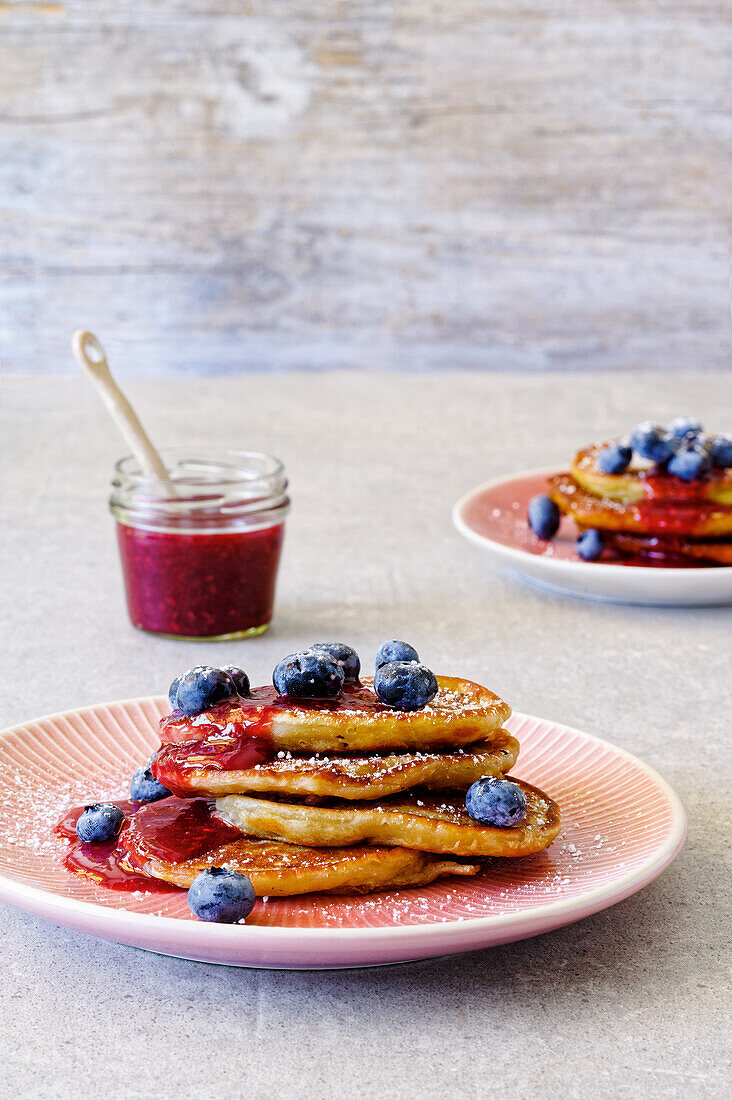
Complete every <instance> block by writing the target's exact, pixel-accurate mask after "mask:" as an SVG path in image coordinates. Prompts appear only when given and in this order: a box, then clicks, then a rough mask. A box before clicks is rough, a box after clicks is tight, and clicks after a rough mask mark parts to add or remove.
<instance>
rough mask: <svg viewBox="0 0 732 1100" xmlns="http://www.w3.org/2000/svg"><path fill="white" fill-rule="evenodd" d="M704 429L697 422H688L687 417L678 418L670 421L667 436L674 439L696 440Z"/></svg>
mask: <svg viewBox="0 0 732 1100" xmlns="http://www.w3.org/2000/svg"><path fill="white" fill-rule="evenodd" d="M703 431H704V429H703V428H702V426H701V424H700V423H699V421H698V420H690V419H689V417H688V416H679V417H678V418H677V419H676V420H672V421H671V423H670V424H669V426H668V434H669V435H671V436H673V438H674V439H689V438H693V439H697V438H698V437H699V436H700V435H701V434H702V432H703Z"/></svg>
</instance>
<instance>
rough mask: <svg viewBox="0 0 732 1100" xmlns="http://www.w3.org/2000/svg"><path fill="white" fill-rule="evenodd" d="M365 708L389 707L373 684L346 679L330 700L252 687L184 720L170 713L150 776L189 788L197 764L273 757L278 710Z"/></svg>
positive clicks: (219, 765)
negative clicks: (244, 695) (273, 729)
mask: <svg viewBox="0 0 732 1100" xmlns="http://www.w3.org/2000/svg"><path fill="white" fill-rule="evenodd" d="M293 709H294V710H309V711H312V710H315V711H328V712H331V713H332V712H338V711H341V712H342V711H353V710H359V711H366V712H368V713H378V712H380V711H384V710H388V709H389V708H388V707H387V706H386V705H385V704H384V703H382V702H381V700H380V699H379V698H378V696H377V695H376V694H375V693H374V692H373V691H372V689H371V688H369V687H365V686H364V685H363V684H360V683H356V682H353V683H352V682H349V683H347V684H345V685H344V687H343V690H342V691H341V692H340V693H339V694H338V695H336V696H335V697H334V698H332V699H292V698H290V697H289V696H287V695H279V694H278V693H277V690H276V689H275V688H274V687H259V688H253V689H252V693H251V695H250V696H249V697H248V698H246V699H235V700H227V702H225V703H219V704H217V705H216V706H214V707H212V708H211V709H210V710H208V711H206V712H205V713H204V714H200V715H196V716H195V717H193V718H186V717H185V715H183V714H181V712H180V711H173V713H172V714H169V715H167V716H166V717H165V718H163V719H162V721H161V723H160V740H161V742H162V747H161V748H160V749H159V750H158V752H157V753H156V754H155V756H154V757H153V760H152V770H153V774H154V775H155V776H156V777H157V778H158V779H159V780H160V782H161V783H164V784H165V786H166V787H167V788H168V790H169V791H172V792H173V794H179V795H185V794H187V793H188V794H189V793H190V791H191V786H190V783H189V782H187V780H186V777H187V775H188V773H189V772H191V771H192V770H194V769H196V768H204V767H205V768H216V769H218V770H220V771H239V770H241V771H245V770H247V769H248V768H253V767H255V766H256V765H257V764H264V763H266V762H267V761H269V760H272V759H273V758H274V755H275V749H274V743H273V741H272V734H271V727H272V719H273V717H274V715H275V714H276V713H277V711H280V710H293Z"/></svg>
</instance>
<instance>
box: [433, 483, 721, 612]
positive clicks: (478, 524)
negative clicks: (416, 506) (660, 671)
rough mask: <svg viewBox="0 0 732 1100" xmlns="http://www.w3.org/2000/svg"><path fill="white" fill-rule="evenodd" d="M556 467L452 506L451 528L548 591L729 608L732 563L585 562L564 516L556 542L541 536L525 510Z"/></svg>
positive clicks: (483, 488)
mask: <svg viewBox="0 0 732 1100" xmlns="http://www.w3.org/2000/svg"><path fill="white" fill-rule="evenodd" d="M556 473H559V471H558V470H554V469H551V470H531V471H529V472H527V473H524V474H516V475H512V476H511V477H504V478H499V479H498V480H497V481H489V482H488V483H487V484H485V485H479V486H478V488H477V489H471V491H470V492H469V493H466V494H465V496H463V497H461V498H460V500H459V501H458V502H457V504H456V505H455V507H454V509H453V513H452V518H453V523H454V524H455V526H456V527H457V529H458V531H460V533H461V534H462V535H465V537H466V538H467V539H470V541H471V542H474V543H476V544H477V545H478V546H480V547H481V548H482V549H483V550H485V551H486V552H487V553H488V554H490V556H491V557H492V558H493V559H494V560H495V561H497V562H498V563H500V564H501V565H505V566H508V567H509V568H510V569H513V570H515V571H516V572H518V573H520V574H521V575H522V576H523V577H525V578H526V579H527V580H530V581H531V582H532V583H534V584H538V585H540V586H541V587H543V588H553V589H555V590H556V591H558V592H566V593H568V594H570V595H573V596H583V597H585V598H586V599H594V600H610V601H612V602H613V603H633V604H649V605H651V606H654V607H684V606H697V605H713V604H725V603H732V566H710V567H708V566H701V567H693V568H686V569H668V568H659V567H658V566H648V565H623V564H621V563H620V562H603V561H597V562H587V561H582V559H581V558H580V557H579V556H578V555H577V554H576V553H575V549H574V543H575V539H576V538H577V533H578V532H577V528H576V526H575V524H574V522H573V521H572V520H571V519H568V518H566V517H565V518H564V519H563V520H562V522H561V525H560V527H559V532H558V534H557V537H556V538H555V539H553V540H552V541H551V542H543V541H542V540H541V539H538V538H537V537H536V535H535V534H534V533H533V532H532V530H531V528H530V527H529V524H528V521H527V519H526V509H527V508H528V504H529V501H530V500H531V498H532V497H533V496H535V495H536V494H537V493H545V492H546V483H547V478H548V477H549V476H550V475H551V474H556Z"/></svg>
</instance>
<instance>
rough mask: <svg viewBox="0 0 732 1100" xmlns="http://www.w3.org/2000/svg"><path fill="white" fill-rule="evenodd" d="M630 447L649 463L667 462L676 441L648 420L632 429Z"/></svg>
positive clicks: (674, 448)
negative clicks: (648, 460)
mask: <svg viewBox="0 0 732 1100" xmlns="http://www.w3.org/2000/svg"><path fill="white" fill-rule="evenodd" d="M630 445H631V447H632V448H633V450H634V451H635V452H636V454H639V455H640V456H641V458H648V459H650V460H651V462H667V461H668V459H669V458H671V455H672V454H673V453H674V451H675V450H676V447H677V440H675V439H674V438H673V436H670V435H669V434H668V433H667V432H664V430H663V428H660V427H659V426H658V424H652V423H651V421H650V420H646V421H644V423H643V424H639V425H638V427H637V428H634V429H633V434H632V435H631V437H630Z"/></svg>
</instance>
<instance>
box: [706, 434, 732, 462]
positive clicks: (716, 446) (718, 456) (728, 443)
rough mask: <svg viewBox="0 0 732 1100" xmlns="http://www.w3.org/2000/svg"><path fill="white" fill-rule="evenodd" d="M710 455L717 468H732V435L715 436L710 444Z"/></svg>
mask: <svg viewBox="0 0 732 1100" xmlns="http://www.w3.org/2000/svg"><path fill="white" fill-rule="evenodd" d="M709 454H710V455H711V458H712V462H713V463H714V465H715V466H719V467H720V468H721V469H723V470H726V469H729V467H730V466H732V435H715V436H712V439H711V440H710V443H709Z"/></svg>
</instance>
